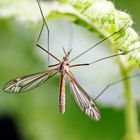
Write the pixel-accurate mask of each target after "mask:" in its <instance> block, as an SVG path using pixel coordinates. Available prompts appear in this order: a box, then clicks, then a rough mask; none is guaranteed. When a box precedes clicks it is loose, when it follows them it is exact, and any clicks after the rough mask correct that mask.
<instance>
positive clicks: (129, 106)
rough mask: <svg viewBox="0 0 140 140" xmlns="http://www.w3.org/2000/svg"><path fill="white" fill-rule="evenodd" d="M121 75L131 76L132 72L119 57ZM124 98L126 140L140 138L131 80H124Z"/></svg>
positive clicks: (139, 139) (138, 139)
mask: <svg viewBox="0 0 140 140" xmlns="http://www.w3.org/2000/svg"><path fill="white" fill-rule="evenodd" d="M119 64H120V70H121V75H122V76H123V77H129V76H130V74H131V71H132V70H131V69H129V67H126V66H125V65H124V64H123V63H122V62H121V60H120V59H119ZM124 98H125V107H124V111H125V124H126V134H125V137H124V139H125V140H140V135H139V128H138V119H137V110H136V104H135V102H134V96H133V92H132V83H131V81H130V79H129V80H125V81H124Z"/></svg>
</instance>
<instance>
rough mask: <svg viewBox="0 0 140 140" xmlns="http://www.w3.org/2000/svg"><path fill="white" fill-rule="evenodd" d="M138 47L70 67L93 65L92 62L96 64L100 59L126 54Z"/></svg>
mask: <svg viewBox="0 0 140 140" xmlns="http://www.w3.org/2000/svg"><path fill="white" fill-rule="evenodd" d="M136 49H140V47H138V48H135V49H132V50H129V51H126V52H121V53H118V54H114V55H110V56H107V57H103V58H101V59H98V60H95V61H93V62H90V63H81V64H75V65H70V67H77V66H87V65H92V64H95V63H97V62H100V61H102V60H105V59H109V58H113V57H116V56H120V55H126V54H127V53H129V52H132V51H134V50H136Z"/></svg>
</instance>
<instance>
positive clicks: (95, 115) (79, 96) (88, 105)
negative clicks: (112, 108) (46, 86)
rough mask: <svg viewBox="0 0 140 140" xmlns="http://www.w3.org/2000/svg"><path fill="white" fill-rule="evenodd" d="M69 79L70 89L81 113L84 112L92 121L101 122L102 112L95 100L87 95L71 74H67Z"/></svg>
mask: <svg viewBox="0 0 140 140" xmlns="http://www.w3.org/2000/svg"><path fill="white" fill-rule="evenodd" d="M67 77H68V79H69V80H70V87H71V90H72V95H73V97H74V99H75V101H76V103H77V104H78V106H79V107H80V109H81V111H83V112H84V113H85V114H86V115H88V116H89V117H90V118H91V119H94V120H95V121H99V120H100V112H99V110H98V109H97V107H96V104H95V102H94V101H93V99H92V98H91V97H90V96H89V95H88V94H87V93H86V91H85V90H84V89H83V88H82V87H81V86H80V85H79V83H78V82H77V81H76V79H75V78H74V76H73V74H72V73H71V72H69V73H67Z"/></svg>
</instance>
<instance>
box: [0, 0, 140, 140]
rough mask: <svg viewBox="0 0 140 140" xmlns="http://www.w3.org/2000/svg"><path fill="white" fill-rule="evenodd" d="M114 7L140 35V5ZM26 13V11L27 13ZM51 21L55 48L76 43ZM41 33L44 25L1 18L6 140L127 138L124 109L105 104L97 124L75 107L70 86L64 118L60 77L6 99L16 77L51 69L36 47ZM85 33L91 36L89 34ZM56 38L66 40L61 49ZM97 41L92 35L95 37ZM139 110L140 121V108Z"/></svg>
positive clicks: (2, 132)
mask: <svg viewBox="0 0 140 140" xmlns="http://www.w3.org/2000/svg"><path fill="white" fill-rule="evenodd" d="M18 2H19V1H18V0H17V1H16V0H15V1H12V2H11V1H7V2H6V1H5V2H4V1H3V2H2V1H1V2H0V8H1V7H2V6H3V5H5V6H6V5H8V6H10V5H12V4H13V3H18ZM33 2H34V3H35V2H36V1H33ZM114 3H115V6H116V7H117V9H121V10H126V11H127V12H128V13H129V14H130V15H132V18H133V19H134V22H135V24H134V27H135V29H136V30H137V32H139V30H140V26H139V25H140V16H139V11H140V10H139V0H133V1H127V0H114ZM21 10H24V11H26V9H21ZM38 12H39V11H38ZM5 14H7V13H5ZM15 16H16V15H15ZM48 22H49V25H50V27H51V29H52V35H51V36H52V40H51V44H52V45H54V46H55V45H58V46H62V44H63V45H64V46H65V45H68V44H69V43H71V41H69V36H70V34H71V32H69V30H68V31H66V32H65V34H67V36H66V38H64V37H65V35H63V34H62V33H61V31H62V28H61V29H59V30H55V29H58V27H56V28H55V27H53V26H54V25H56V24H55V23H56V22H60V23H61V22H62V21H55V20H54V21H53V20H51V21H48ZM66 24H67V23H66ZM68 25H69V23H68ZM66 26H67V25H66ZM40 28H41V23H40V22H39V23H36V24H34V23H32V22H20V21H18V20H16V19H15V17H9V18H5V17H1V18H0V68H1V70H0V93H1V95H0V136H5V139H6V138H7V137H8V135H9V136H11V139H12V138H13V139H14V140H85V139H87V140H119V139H121V138H123V136H124V134H125V119H124V111H123V108H114V107H111V106H108V107H107V106H103V105H102V106H101V105H100V103H99V108H100V111H101V115H102V116H101V121H100V122H94V121H92V120H90V119H89V118H88V117H87V116H86V115H84V113H82V112H81V111H80V110H79V108H78V107H77V105H76V104H75V103H74V101H73V98H72V97H71V95H70V94H69V91H70V90H69V86H68V85H67V86H66V92H67V93H66V96H67V97H66V112H65V114H64V115H61V114H60V113H59V112H58V91H59V76H58V75H57V76H55V77H54V78H52V79H50V80H49V81H47V83H45V84H44V85H42V86H41V87H39V88H37V89H34V90H32V91H29V92H28V93H24V94H6V93H4V92H3V91H2V87H3V85H4V84H5V83H6V82H7V81H8V80H10V79H12V78H15V77H17V76H22V75H26V74H30V73H35V72H40V71H43V70H46V69H47V56H46V55H45V54H44V52H41V51H40V50H39V49H37V47H36V46H35V43H36V40H37V36H38V33H39V30H40ZM66 28H67V27H66ZM74 29H75V28H74ZM77 31H78V30H77ZM74 32H76V31H75V30H74ZM83 32H85V34H86V31H85V30H83ZM54 34H55V35H56V37H57V36H59V35H60V36H62V37H63V39H64V40H65V41H64V42H62V41H63V40H62V41H60V42H59V43H60V44H58V41H56V42H55V38H56V37H53V36H54ZM78 35H80V34H78ZM91 36H92V34H91V35H90V38H91ZM78 38H80V37H79V36H76V37H74V39H73V40H72V42H74V40H76V39H77V40H78ZM85 40H88V38H85ZM73 44H74V43H73ZM95 82H96V81H95ZM89 84H91V85H92V84H93V83H89ZM100 90H101V89H100ZM107 95H108V94H107ZM106 98H107V97H106ZM137 108H138V116H140V111H139V108H140V106H139V104H138V107H137ZM138 119H140V118H138Z"/></svg>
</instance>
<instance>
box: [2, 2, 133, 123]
mask: <svg viewBox="0 0 140 140" xmlns="http://www.w3.org/2000/svg"><path fill="white" fill-rule="evenodd" d="M37 2H38V6H39V9H40V12H41V15H42V18H43V26H42V29H41V32H40V34H39V38H40V36H41V33H42V30H43V27H44V25H45V26H46V28H47V30H48V50H46V49H44V48H43V47H42V46H41V45H39V44H38V43H37V44H36V45H37V47H39V48H40V49H42V50H43V51H45V52H46V53H47V54H48V58H49V56H51V57H52V58H54V59H55V60H56V61H58V63H57V64H54V65H50V66H49V67H55V68H52V69H50V70H47V71H44V72H40V73H35V74H31V75H27V76H23V77H18V78H15V79H13V80H11V81H9V82H8V83H6V84H5V85H4V88H3V90H4V91H5V92H7V93H22V92H26V91H29V90H31V89H33V88H36V87H38V86H40V85H42V84H43V83H45V82H46V81H47V80H48V79H50V78H52V77H53V76H54V75H56V74H57V73H59V74H60V91H59V111H60V112H61V113H62V114H63V113H64V112H65V83H66V79H67V80H68V81H69V83H70V89H71V91H72V92H71V93H72V95H73V97H74V100H75V102H76V103H77V105H78V106H79V107H80V109H81V111H83V112H84V113H85V114H86V115H87V116H89V117H90V118H91V119H93V120H95V121H99V120H100V112H99V110H98V108H97V106H96V104H95V102H94V101H95V99H96V98H95V99H94V100H93V99H92V98H91V97H90V96H89V95H88V94H87V92H86V91H85V90H84V89H83V88H82V87H81V86H80V84H79V83H78V82H77V80H76V79H75V77H74V75H73V74H72V72H71V71H70V68H71V67H78V66H89V65H92V64H94V63H96V62H99V61H102V60H105V59H108V58H112V57H116V56H119V55H125V54H127V53H129V52H131V51H133V50H134V49H132V50H129V51H127V52H125V53H124V52H122V53H118V54H114V55H111V56H107V57H104V58H101V59H98V60H95V61H93V62H91V63H84V64H74V65H72V64H71V62H73V61H74V60H75V59H77V58H79V57H80V56H82V55H84V54H85V53H86V52H88V51H90V50H91V49H93V48H94V47H96V46H97V45H98V44H100V43H101V42H103V41H105V40H107V39H108V38H110V37H112V36H113V35H115V34H117V33H118V32H121V30H123V28H124V27H122V28H120V29H119V30H118V31H116V32H114V33H113V34H111V35H110V36H108V37H106V38H104V39H103V40H101V41H100V42H98V43H96V44H95V45H94V46H92V47H90V48H89V49H88V50H86V51H84V52H82V53H80V54H79V55H77V56H76V57H74V58H73V59H71V60H69V56H70V54H71V51H72V50H70V51H68V52H66V51H65V49H64V48H63V51H64V54H65V55H64V57H63V59H62V60H59V59H58V58H57V57H55V55H53V54H52V53H51V52H50V51H49V28H48V25H47V23H46V20H45V18H44V15H43V12H42V10H41V6H40V3H39V0H37ZM124 26H126V25H124ZM39 38H38V40H39ZM107 88H108V87H106V88H105V89H107ZM103 91H104V90H103ZM102 93H103V92H101V93H100V94H99V95H101V94H102Z"/></svg>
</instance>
